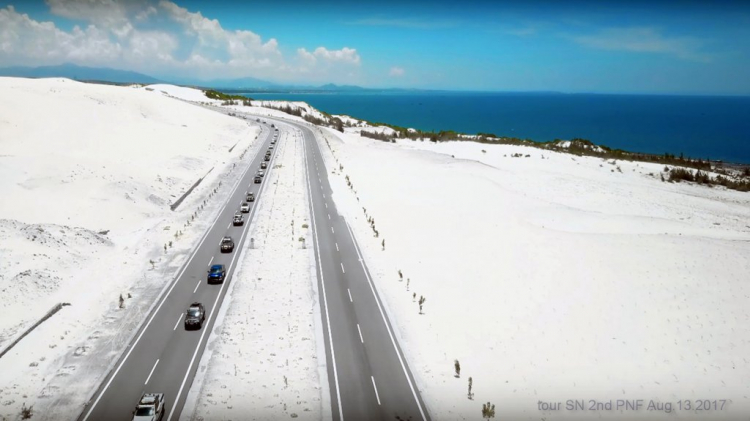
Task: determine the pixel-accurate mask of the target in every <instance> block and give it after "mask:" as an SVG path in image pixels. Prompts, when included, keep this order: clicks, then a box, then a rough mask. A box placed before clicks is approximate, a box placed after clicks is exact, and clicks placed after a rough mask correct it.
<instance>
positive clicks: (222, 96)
mask: <svg viewBox="0 0 750 421" xmlns="http://www.w3.org/2000/svg"><path fill="white" fill-rule="evenodd" d="M203 92H205V93H206V97H208V98H211V99H218V100H223V101H231V100H239V101H242V102H243V103H245V102H249V101H252V100H253V99H252V98H248V97H246V96H243V95H228V94H225V93H223V92H219V91H214V90H213V89H208V90H205V91H203Z"/></svg>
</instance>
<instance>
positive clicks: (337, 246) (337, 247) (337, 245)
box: [334, 243, 341, 251]
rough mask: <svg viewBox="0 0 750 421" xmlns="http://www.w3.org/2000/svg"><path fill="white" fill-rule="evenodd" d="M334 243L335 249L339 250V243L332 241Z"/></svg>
mask: <svg viewBox="0 0 750 421" xmlns="http://www.w3.org/2000/svg"><path fill="white" fill-rule="evenodd" d="M334 244H336V251H341V250H339V243H334Z"/></svg>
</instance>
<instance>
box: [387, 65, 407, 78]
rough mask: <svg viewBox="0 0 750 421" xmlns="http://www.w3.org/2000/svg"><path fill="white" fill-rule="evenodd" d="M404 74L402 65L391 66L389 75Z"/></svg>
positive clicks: (397, 75) (398, 75)
mask: <svg viewBox="0 0 750 421" xmlns="http://www.w3.org/2000/svg"><path fill="white" fill-rule="evenodd" d="M403 75H404V69H403V68H401V67H391V70H390V71H389V72H388V76H394V77H400V76H403Z"/></svg>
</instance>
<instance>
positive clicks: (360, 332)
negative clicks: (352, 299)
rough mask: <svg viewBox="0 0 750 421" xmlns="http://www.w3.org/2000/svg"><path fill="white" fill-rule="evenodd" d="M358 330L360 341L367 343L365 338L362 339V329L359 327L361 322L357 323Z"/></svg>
mask: <svg viewBox="0 0 750 421" xmlns="http://www.w3.org/2000/svg"><path fill="white" fill-rule="evenodd" d="M357 332H359V341H360V342H362V343H365V340H364V339H362V329H360V328H359V323H357Z"/></svg>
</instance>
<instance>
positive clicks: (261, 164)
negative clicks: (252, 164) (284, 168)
mask: <svg viewBox="0 0 750 421" xmlns="http://www.w3.org/2000/svg"><path fill="white" fill-rule="evenodd" d="M260 168H261V169H263V170H265V169H266V168H268V163H267V162H265V161H263V162H261V163H260Z"/></svg>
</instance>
